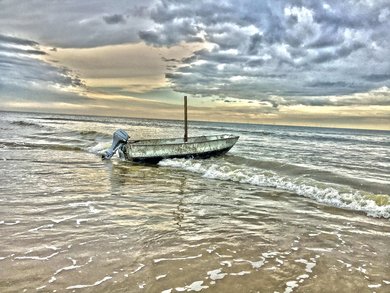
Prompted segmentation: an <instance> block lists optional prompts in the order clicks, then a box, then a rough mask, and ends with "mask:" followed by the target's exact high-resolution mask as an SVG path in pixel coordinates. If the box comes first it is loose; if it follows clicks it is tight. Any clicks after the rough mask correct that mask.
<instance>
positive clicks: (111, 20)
mask: <svg viewBox="0 0 390 293" xmlns="http://www.w3.org/2000/svg"><path fill="white" fill-rule="evenodd" d="M103 19H104V21H105V22H106V23H107V24H119V23H122V24H124V23H126V18H125V17H124V16H123V15H121V14H113V15H107V16H103Z"/></svg>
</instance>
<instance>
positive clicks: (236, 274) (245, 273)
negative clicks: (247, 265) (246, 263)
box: [229, 271, 251, 276]
mask: <svg viewBox="0 0 390 293" xmlns="http://www.w3.org/2000/svg"><path fill="white" fill-rule="evenodd" d="M250 273H251V272H250V271H241V272H238V273H230V274H229V275H231V276H244V275H249V274H250Z"/></svg>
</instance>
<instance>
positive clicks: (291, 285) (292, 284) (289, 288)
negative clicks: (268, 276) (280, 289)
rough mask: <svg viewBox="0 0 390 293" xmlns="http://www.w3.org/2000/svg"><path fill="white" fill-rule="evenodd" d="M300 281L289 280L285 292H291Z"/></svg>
mask: <svg viewBox="0 0 390 293" xmlns="http://www.w3.org/2000/svg"><path fill="white" fill-rule="evenodd" d="M298 286H299V285H298V282H297V281H288V282H287V283H286V290H284V293H291V292H292V291H293V290H294V288H296V287H298Z"/></svg>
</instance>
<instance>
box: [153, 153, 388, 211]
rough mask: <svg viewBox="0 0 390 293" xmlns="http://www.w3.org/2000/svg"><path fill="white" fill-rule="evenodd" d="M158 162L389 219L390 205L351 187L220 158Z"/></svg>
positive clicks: (213, 177) (210, 176)
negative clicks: (236, 163) (380, 202)
mask: <svg viewBox="0 0 390 293" xmlns="http://www.w3.org/2000/svg"><path fill="white" fill-rule="evenodd" d="M159 165H160V166H164V167H171V168H178V169H184V170H186V171H190V172H194V173H197V174H201V175H202V176H203V177H205V178H210V179H218V180H226V181H233V182H238V183H246V184H251V185H255V186H261V187H272V188H277V189H281V190H285V191H288V192H292V193H295V194H298V195H301V196H304V197H307V198H310V199H313V200H315V201H317V202H319V203H322V204H326V205H330V206H334V207H337V208H343V209H348V210H353V211H360V212H364V213H366V214H367V215H368V216H372V217H378V218H380V217H383V218H390V205H387V204H384V205H380V204H378V203H377V202H376V201H375V200H374V199H373V197H374V196H375V195H373V194H371V195H370V194H363V193H362V192H360V191H358V190H354V189H353V188H349V187H346V186H340V185H336V184H330V183H329V184H325V183H321V182H318V181H315V180H313V179H310V178H307V177H302V176H301V177H295V178H294V177H289V176H283V175H279V174H277V173H275V172H273V171H270V170H264V169H259V168H253V167H247V166H240V165H233V164H230V163H228V162H223V161H218V162H215V161H210V160H205V161H200V160H185V159H168V160H163V161H161V162H160V163H159ZM381 196H385V197H388V195H381Z"/></svg>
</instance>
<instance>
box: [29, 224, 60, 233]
mask: <svg viewBox="0 0 390 293" xmlns="http://www.w3.org/2000/svg"><path fill="white" fill-rule="evenodd" d="M53 226H54V224H47V225H42V226H39V227H36V228H33V229H30V230H28V231H29V232H37V231H39V230H50V228H53Z"/></svg>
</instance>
